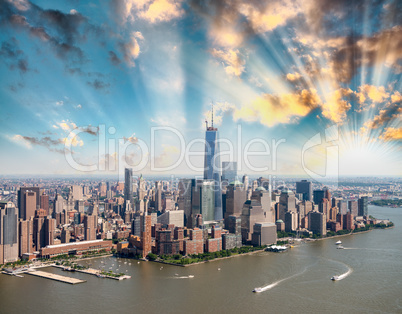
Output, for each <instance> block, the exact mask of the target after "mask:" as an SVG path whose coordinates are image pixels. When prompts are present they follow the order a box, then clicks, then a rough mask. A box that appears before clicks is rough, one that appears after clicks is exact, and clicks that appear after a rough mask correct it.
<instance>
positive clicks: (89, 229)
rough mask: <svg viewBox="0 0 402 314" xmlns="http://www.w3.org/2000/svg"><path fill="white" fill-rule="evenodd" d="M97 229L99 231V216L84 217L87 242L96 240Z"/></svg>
mask: <svg viewBox="0 0 402 314" xmlns="http://www.w3.org/2000/svg"><path fill="white" fill-rule="evenodd" d="M97 229H98V216H97V215H85V216H84V230H85V231H84V232H85V241H92V240H96V232H97Z"/></svg>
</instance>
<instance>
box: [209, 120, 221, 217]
mask: <svg viewBox="0 0 402 314" xmlns="http://www.w3.org/2000/svg"><path fill="white" fill-rule="evenodd" d="M220 167H221V161H220V157H219V142H218V129H217V128H214V127H213V120H212V126H211V127H208V126H207V130H206V133H205V159H204V180H214V193H215V209H214V217H215V220H222V219H223V211H222V190H221V171H220Z"/></svg>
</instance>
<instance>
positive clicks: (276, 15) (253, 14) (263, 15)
mask: <svg viewBox="0 0 402 314" xmlns="http://www.w3.org/2000/svg"><path fill="white" fill-rule="evenodd" d="M239 12H240V13H241V14H243V15H244V16H245V17H246V18H247V20H248V21H249V23H250V25H251V27H252V29H253V30H254V32H255V33H266V32H268V31H272V30H274V29H275V28H277V27H278V26H282V25H285V24H286V22H287V21H288V20H289V19H291V18H294V17H296V16H297V15H298V14H299V13H300V12H301V7H300V5H299V3H298V1H286V0H281V1H266V2H265V3H264V4H262V3H261V2H258V1H244V2H243V3H241V4H240V5H239Z"/></svg>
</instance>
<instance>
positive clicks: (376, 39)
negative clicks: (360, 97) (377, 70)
mask: <svg viewBox="0 0 402 314" xmlns="http://www.w3.org/2000/svg"><path fill="white" fill-rule="evenodd" d="M401 58H402V26H395V27H393V28H391V29H387V30H384V31H381V32H379V33H377V34H374V35H373V36H370V37H362V38H356V36H349V37H348V38H347V41H346V44H345V45H344V46H341V47H339V49H338V50H337V51H336V52H335V53H334V54H333V55H332V57H331V61H330V66H331V68H332V72H333V73H334V75H335V77H336V79H337V81H338V82H341V83H349V82H350V80H351V79H352V77H354V75H355V74H356V73H357V71H358V69H360V67H361V66H363V65H364V66H377V65H380V66H381V65H383V64H385V65H386V66H387V67H389V68H392V69H393V70H394V71H395V72H396V73H401V72H402V64H401V62H400V61H401Z"/></svg>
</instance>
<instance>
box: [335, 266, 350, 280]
mask: <svg viewBox="0 0 402 314" xmlns="http://www.w3.org/2000/svg"><path fill="white" fill-rule="evenodd" d="M348 267H349V266H348ZM352 271H353V270H352V268H350V267H349V270H348V271H347V272H346V273H343V274H342V275H339V276H338V279H337V280H338V281H339V280H342V279H345V278H346V277H347V276H349V275H350V274H351V273H352Z"/></svg>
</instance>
